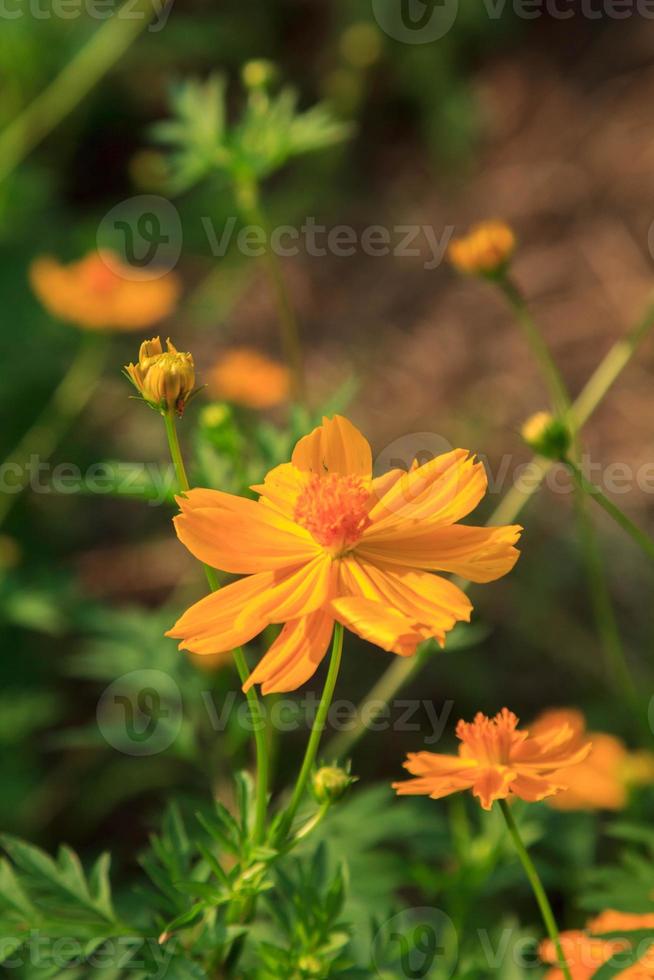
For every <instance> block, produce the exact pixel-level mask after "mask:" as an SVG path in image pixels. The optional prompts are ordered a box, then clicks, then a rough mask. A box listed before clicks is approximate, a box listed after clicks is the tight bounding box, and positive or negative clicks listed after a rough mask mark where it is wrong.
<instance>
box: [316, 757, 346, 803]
mask: <svg viewBox="0 0 654 980" xmlns="http://www.w3.org/2000/svg"><path fill="white" fill-rule="evenodd" d="M356 781H357V779H356V776H351V775H350V772H349V769H342V768H341V767H340V766H322V767H321V768H320V769H318V770H316V772H314V774H313V777H312V782H311V789H312V791H313V795H314V798H315V800H316V801H317V802H318V803H335V802H336V801H337V800H340V798H341V797H342V796H343V795H344V794H345V793H346V792H347V790H348V789H349V787H350V786H351V785H352V783H356Z"/></svg>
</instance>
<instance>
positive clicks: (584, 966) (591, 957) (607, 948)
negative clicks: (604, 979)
mask: <svg viewBox="0 0 654 980" xmlns="http://www.w3.org/2000/svg"><path fill="white" fill-rule="evenodd" d="M628 949H629V943H628V942H625V941H624V940H617V939H611V940H608V939H593V938H591V937H590V936H588V935H587V934H586V933H585V932H582V931H581V930H576V931H572V932H562V933H561V950H562V952H563V955H564V957H565V960H566V963H567V964H568V967H569V969H570V973H571V975H572V980H591V977H593V976H595V974H596V973H597V971H598V970H599V969H600V967H602V966H604V965H605V964H606V963H608V962H609V960H611V959H612V958H613V957H614V956H615V955H616V954H618V953H624V951H625V950H628ZM539 953H540V958H541V959H542V961H543V962H544V963H557V962H558V958H557V955H556V949H555V947H554V943H553V942H552V941H551V939H546V940H544V942H542V943H541V944H540V947H539ZM619 976H620V977H624V976H627V973H620V974H619ZM630 976H632V977H633V974H630ZM545 980H565V976H564V973H563V970H560V969H559V968H558V967H555V968H554V969H552V970H548V972H547V973H546V974H545ZM634 980H635V978H634Z"/></svg>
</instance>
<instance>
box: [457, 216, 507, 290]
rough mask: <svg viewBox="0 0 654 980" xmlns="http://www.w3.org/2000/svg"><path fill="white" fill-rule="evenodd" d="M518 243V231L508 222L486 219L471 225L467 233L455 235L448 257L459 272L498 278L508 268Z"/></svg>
mask: <svg viewBox="0 0 654 980" xmlns="http://www.w3.org/2000/svg"><path fill="white" fill-rule="evenodd" d="M515 246H516V239H515V234H514V233H513V231H512V229H511V228H509V226H508V225H507V224H504V222H502V221H484V222H481V224H478V225H475V226H474V227H473V228H471V229H470V231H469V232H468V234H467V235H464V236H463V237H461V238H455V239H454V241H453V242H452V243H451V244H450V247H449V249H448V257H449V260H450V262H451V263H452V265H453V266H454V268H455V269H457V270H458V271H459V272H463V273H466V274H467V275H471V276H487V277H490V278H494V277H497V276H501V275H502V274H503V273H504V272H505V271H506V267H507V265H508V264H509V262H510V260H511V257H512V255H513V253H514V251H515Z"/></svg>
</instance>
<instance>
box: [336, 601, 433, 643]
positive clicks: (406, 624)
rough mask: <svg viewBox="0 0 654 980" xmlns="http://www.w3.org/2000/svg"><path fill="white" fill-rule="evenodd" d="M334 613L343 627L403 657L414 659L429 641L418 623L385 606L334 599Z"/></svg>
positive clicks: (371, 602) (372, 602)
mask: <svg viewBox="0 0 654 980" xmlns="http://www.w3.org/2000/svg"><path fill="white" fill-rule="evenodd" d="M332 609H333V611H334V615H335V617H336V619H337V620H338V621H339V623H342V624H343V626H346V627H347V628H348V629H350V630H352V632H353V633H357V634H358V635H359V636H360V637H362V638H363V639H364V640H368V641H369V642H370V643H374V644H375V645H376V646H378V647H381V648H382V650H388V651H389V653H398V654H399V655H400V656H401V657H410V656H412V654H414V653H415V652H416V647H417V646H418V644H419V643H420V642H421V641H422V640H424V638H425V637H424V633H422V632H421V631H420V626H419V624H418V623H412V622H411V621H410V620H408V619H407V618H406V617H405V616H403V615H402V613H399V612H397V610H395V609H390V608H389V607H388V606H386V605H384V604H383V603H381V602H374V601H373V600H371V599H363V598H359V597H349V598H344V599H343V598H342V599H334V601H333V602H332Z"/></svg>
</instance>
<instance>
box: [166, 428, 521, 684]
mask: <svg viewBox="0 0 654 980" xmlns="http://www.w3.org/2000/svg"><path fill="white" fill-rule="evenodd" d="M486 486H487V479H486V473H485V470H484V467H483V465H482V464H481V463H479V462H475V460H474V459H472V458H471V457H470V456H469V454H468V452H467V451H466V450H463V449H457V450H454V451H453V452H449V453H445V454H444V455H442V456H438V457H436V458H435V459H433V460H431V461H430V462H428V463H425V464H424V465H423V466H418V465H417V464H416V465H414V467H413V468H412V469H411V470H410V471H409V472H408V473H407V472H405V471H404V470H400V469H396V470H391V471H390V472H389V473H386V474H384V475H383V476H380V477H377V478H376V479H373V476H372V454H371V450H370V446H369V445H368V442H367V441H366V439H365V438H364V437H363V436H362V435H361V433H360V432H359V431H358V429H356V428H355V427H354V426H353V425H352V423H351V422H348V420H347V419H345V418H342V417H340V416H336V417H335V418H334V419H324V420H323V424H322V425H321V426H319V427H318V428H316V429H314V430H313V432H312V433H311V434H310V435H308V436H305V437H304V438H303V439H301V440H300V441H299V443H298V444H297V446H296V447H295V450H294V452H293V456H292V460H291V462H290V463H284V464H282V465H281V466H277V467H276V468H275V469H273V470H272V471H271V472H270V473H269V474H268V475H267V477H266V479H265V482H264V483H263V485H261V486H257V487H253V489H254V490H255V491H257V492H258V493H259V494H260V499H259V500H258V501H257V502H255V501H253V500H247V499H244V498H241V497H236V496H233V495H231V494H227V493H221V492H220V491H217V490H200V489H198V490H191V491H190V492H189V493H188V494H187V495H186V496H185V497H180V498H179V504H180V508H181V511H182V513H181V515H180V516H178V517H177V518H176V519H175V527H176V530H177V535H178V537H179V539H180V540H181V541H182V543H183V544H185V545H186V547H187V548H188V549H189V551H191V552H192V553H193V554H194V555H195V556H196V557H197V558H199V559H200V561H203V562H205V563H206V564H208V565H212V566H214V567H215V568H220V569H222V570H224V571H226V572H233V573H236V574H239V575H246V576H247V577H246V578H242V579H240V580H239V581H237V582H234V583H232V584H231V585H228V586H226V587H225V588H223V589H221V590H220V591H219V592H216V593H214V594H213V595H210V596H207V597H206V598H205V599H202V600H201V601H200V602H198V603H197V604H196V605H194V606H193V607H192V608H191V609H189V610H188V611H187V612H186V613H185V614H184V615H183V616H182V618H181V619H180V620H179V622H178V623H176V625H175V626H174V627H173V629H172V630H171V631H170V632H169V634H168V635H169V636H174V637H176V638H178V639H180V640H181V641H182V642H181V647H182V648H185V649H187V650H191V651H192V652H194V653H200V654H213V653H219V652H220V651H228V650H231V649H233V648H234V647H235V646H239V645H240V644H242V643H247V642H248V641H249V640H251V639H252V638H253V637H254V636H256V635H257V634H258V633H260V632H261V631H262V630H263V629H264V628H265V627H266V626H267V625H268V624H270V623H285V624H286V625H285V626H284V628H283V630H282V631H281V633H280V635H279V637H278V638H277V640H276V641H275V642H274V643H273V645H272V646H271V648H270V650H269V651H268V653H267V654H266V655H265V656H264V657H263V659H262V660H261V662H260V663H259V665H258V666H257V668H256V669H255V670H254V671H253V673H252V674H251V675H250V677H249V679H248V681H247V683H246V685H245V687H246V689H247V688H248V687H250V686H251V685H252V684H255V683H256V684H261V685H262V690H263V692H264V693H269V692H272V691H293V690H295V689H296V688H298V687H299V686H300V685H301V684H302V683H304V682H305V681H306V680H308V679H309V678H310V677H311V676H312V675H313V673H314V672H315V670H316V668H317V666H318V664H319V663H320V661H321V660H322V658H323V657H324V655H325V653H326V651H327V647H328V645H329V641H330V637H331V635H332V630H333V626H334V620H337V621H338V622H340V623H342V624H343V625H344V626H346V627H348V628H349V629H351V630H353V631H354V632H355V633H358V634H359V636H362V637H363V638H364V639H366V640H369V641H371V642H372V643H375V644H377V645H378V646H380V647H382V648H383V649H385V650H389V651H392V652H394V653H397V654H400V655H401V656H410V655H411V654H413V653H415V650H416V647H417V645H418V643H420V642H421V641H422V640H425V639H427V638H429V637H435V638H436V639H437V640H438V642H439V643H441V644H444V642H445V634H446V633H447V632H448V631H449V630H450V629H452V627H453V626H454V624H455V623H456V622H457V621H458V620H468V619H469V618H470V613H471V609H472V606H471V604H470V600H469V599H468V598H467V596H466V595H465V594H464V593H463V592H462V591H461V589H459V588H458V587H457V586H456V585H454V584H453V583H452V582H449V581H448V580H447V579H445V578H443V577H441V576H440V575H433V574H430V573H431V572H435V571H439V572H452V573H454V574H458V575H463V576H465V577H466V578H469V579H472V580H473V581H475V582H490V581H492V580H493V579H497V578H500V576H502V575H505V574H506V573H507V572H508V571H510V569H511V568H512V567H513V565H514V564H515V562H516V560H517V558H518V552H517V550H516V549H515V547H514V545H515V542H516V541H517V539H518V537H519V534H520V531H521V528H519V527H517V526H510V527H467V526H465V525H462V524H457V523H456V522H457V521H459V520H460V519H461V518H463V517H465V516H466V515H467V514H469V513H470V511H471V510H472V509H473V508H474V507H476V506H477V504H478V503H479V501H480V500H481V498H482V497H483V496H484V493H485V491H486Z"/></svg>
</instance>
